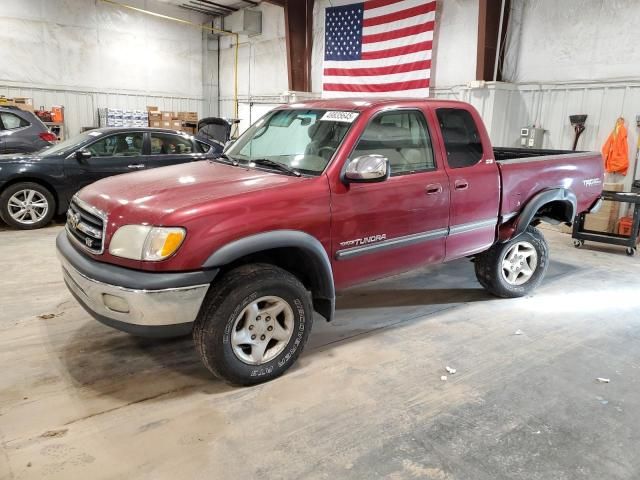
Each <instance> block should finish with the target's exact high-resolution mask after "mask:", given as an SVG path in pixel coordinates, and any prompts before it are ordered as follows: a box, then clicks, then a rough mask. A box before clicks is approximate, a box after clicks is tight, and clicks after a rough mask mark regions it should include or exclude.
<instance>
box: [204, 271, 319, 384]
mask: <svg viewBox="0 0 640 480" xmlns="http://www.w3.org/2000/svg"><path fill="white" fill-rule="evenodd" d="M312 322H313V307H312V304H311V296H310V294H309V292H308V291H307V290H306V289H305V287H304V286H303V285H302V283H300V281H299V280H298V279H297V278H296V277H295V276H293V275H292V274H290V273H289V272H287V271H285V270H283V269H281V268H278V267H275V266H273V265H267V264H255V265H245V266H242V267H238V268H236V269H234V270H232V271H230V272H228V273H227V274H226V275H224V276H223V277H222V278H220V279H219V281H217V282H215V284H214V285H213V286H212V287H211V289H210V290H209V293H208V294H207V297H206V298H205V302H204V304H203V306H202V308H201V310H200V313H199V315H198V318H197V319H196V323H195V325H194V329H193V338H194V342H195V345H196V349H197V350H198V353H199V354H200V358H201V360H202V362H203V363H204V365H205V366H206V367H207V368H208V369H209V371H211V373H213V374H214V375H216V376H217V377H219V378H222V379H223V380H226V381H228V382H230V383H234V384H238V385H253V384H256V383H261V382H265V381H268V380H271V379H273V378H276V377H278V376H280V375H282V374H283V373H284V372H285V371H286V370H287V369H288V368H289V367H290V366H291V365H292V364H293V363H294V362H295V361H296V359H297V357H298V355H300V352H301V351H302V349H303V348H304V345H305V343H306V341H307V338H308V336H309V332H310V331H311V325H312Z"/></svg>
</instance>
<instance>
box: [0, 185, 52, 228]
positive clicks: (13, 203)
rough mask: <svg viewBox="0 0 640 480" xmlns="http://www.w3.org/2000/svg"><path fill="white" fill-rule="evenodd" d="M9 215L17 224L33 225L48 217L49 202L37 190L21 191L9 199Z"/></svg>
mask: <svg viewBox="0 0 640 480" xmlns="http://www.w3.org/2000/svg"><path fill="white" fill-rule="evenodd" d="M7 208H8V210H9V215H11V218H13V219H14V220H15V221H16V222H19V223H22V224H25V225H31V224H34V223H37V222H39V221H40V220H42V219H43V218H44V217H46V215H47V213H48V212H49V202H48V201H47V199H46V198H45V196H44V195H43V194H42V193H40V192H38V191H37V190H31V189H25V190H19V191H17V192H16V193H14V194H13V195H12V196H11V197H9V202H8V205H7Z"/></svg>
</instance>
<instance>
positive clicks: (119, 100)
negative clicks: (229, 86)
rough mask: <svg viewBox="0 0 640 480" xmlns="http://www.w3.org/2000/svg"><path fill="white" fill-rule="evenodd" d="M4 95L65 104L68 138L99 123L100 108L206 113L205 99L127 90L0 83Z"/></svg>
mask: <svg viewBox="0 0 640 480" xmlns="http://www.w3.org/2000/svg"><path fill="white" fill-rule="evenodd" d="M0 95H4V96H6V97H29V98H32V99H33V105H34V107H35V108H39V107H40V106H44V107H45V108H46V109H48V108H50V107H51V106H52V105H62V106H64V115H65V127H66V129H67V138H69V137H70V136H73V135H77V134H78V133H80V131H81V128H82V127H91V126H97V125H98V108H100V107H109V108H126V109H130V110H146V108H147V105H155V106H157V107H158V108H159V109H160V110H170V111H186V112H198V116H200V115H202V111H203V102H202V99H194V98H185V97H171V96H169V97H165V96H154V95H136V94H124V93H98V92H83V91H73V90H51V89H46V88H30V87H9V86H6V85H5V86H3V85H0Z"/></svg>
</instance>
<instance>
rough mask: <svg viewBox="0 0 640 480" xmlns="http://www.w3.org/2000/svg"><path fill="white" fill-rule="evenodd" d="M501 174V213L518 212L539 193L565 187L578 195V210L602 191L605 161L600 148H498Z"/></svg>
mask: <svg viewBox="0 0 640 480" xmlns="http://www.w3.org/2000/svg"><path fill="white" fill-rule="evenodd" d="M494 152H495V155H496V160H497V161H496V163H497V164H498V169H499V170H500V177H501V180H502V181H501V185H502V191H501V199H500V215H501V217H502V218H503V220H504V219H508V218H510V217H513V216H514V215H517V214H518V213H519V212H520V211H521V210H522V208H523V207H524V205H525V204H526V202H527V201H528V200H530V199H532V198H533V197H534V196H535V195H537V194H538V193H540V192H542V191H544V190H548V189H553V188H562V189H566V190H569V191H570V192H571V193H573V194H574V195H575V196H576V201H577V205H576V207H577V211H576V212H575V213H576V214H578V213H581V212H584V211H586V210H587V209H588V208H590V207H591V205H592V204H593V202H594V201H595V200H596V199H597V198H598V196H599V195H600V191H601V190H602V183H603V181H604V171H603V170H604V162H603V160H602V155H601V154H600V152H574V151H570V150H569V151H567V150H533V149H525V148H494Z"/></svg>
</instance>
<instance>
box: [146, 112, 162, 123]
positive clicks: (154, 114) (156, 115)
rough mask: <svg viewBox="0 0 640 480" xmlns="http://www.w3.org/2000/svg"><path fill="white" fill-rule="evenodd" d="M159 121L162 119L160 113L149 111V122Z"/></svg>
mask: <svg viewBox="0 0 640 480" xmlns="http://www.w3.org/2000/svg"><path fill="white" fill-rule="evenodd" d="M161 121H162V113H160V112H149V122H161Z"/></svg>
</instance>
